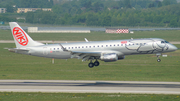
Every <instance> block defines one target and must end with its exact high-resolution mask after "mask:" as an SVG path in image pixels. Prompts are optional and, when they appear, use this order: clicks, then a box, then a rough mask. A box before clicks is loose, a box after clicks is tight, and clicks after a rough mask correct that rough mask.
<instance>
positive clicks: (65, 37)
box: [0, 30, 180, 41]
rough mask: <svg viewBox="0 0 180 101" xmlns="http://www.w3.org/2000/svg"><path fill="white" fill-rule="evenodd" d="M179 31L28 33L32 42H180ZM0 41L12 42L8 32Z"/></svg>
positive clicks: (0, 32)
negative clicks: (85, 39)
mask: <svg viewBox="0 0 180 101" xmlns="http://www.w3.org/2000/svg"><path fill="white" fill-rule="evenodd" d="M179 33H180V30H167V31H136V32H135V33H134V34H108V33H105V32H91V33H29V35H30V36H31V37H32V38H33V39H34V40H53V41H84V38H87V39H88V40H89V41H100V40H119V39H130V38H134V39H135V38H162V39H165V40H167V41H180V39H179V37H180V34H179ZM0 40H13V37H12V34H11V31H10V30H0Z"/></svg>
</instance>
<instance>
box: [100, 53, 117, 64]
mask: <svg viewBox="0 0 180 101" xmlns="http://www.w3.org/2000/svg"><path fill="white" fill-rule="evenodd" d="M100 59H101V60H102V61H104V62H113V61H117V60H118V56H117V54H116V53H110V54H103V55H102V56H101V57H100Z"/></svg>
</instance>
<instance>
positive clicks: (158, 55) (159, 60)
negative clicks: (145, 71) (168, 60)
mask: <svg viewBox="0 0 180 101" xmlns="http://www.w3.org/2000/svg"><path fill="white" fill-rule="evenodd" d="M156 55H157V62H161V59H159V57H160V55H161V54H156Z"/></svg>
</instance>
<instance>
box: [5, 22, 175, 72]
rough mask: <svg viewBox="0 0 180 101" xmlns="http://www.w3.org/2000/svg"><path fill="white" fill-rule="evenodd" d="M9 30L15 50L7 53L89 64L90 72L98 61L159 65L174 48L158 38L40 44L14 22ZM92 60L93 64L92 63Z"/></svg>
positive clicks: (11, 49) (12, 49)
mask: <svg viewBox="0 0 180 101" xmlns="http://www.w3.org/2000/svg"><path fill="white" fill-rule="evenodd" d="M9 24H10V28H11V31H12V35H13V38H14V41H15V44H16V48H9V49H8V50H9V51H10V52H15V53H20V54H26V55H32V56H39V57H46V58H55V59H69V58H78V59H82V61H90V63H89V64H88V66H89V67H90V68H92V67H94V66H99V65H100V63H99V61H98V60H101V61H104V62H114V61H117V60H122V59H125V55H137V54H156V56H157V61H158V62H160V61H161V59H160V58H159V56H160V55H161V53H166V52H173V51H176V50H177V49H178V48H177V47H176V46H174V45H172V44H171V43H169V42H168V41H166V40H164V39H160V38H144V39H133V38H131V39H125V40H108V41H88V40H87V39H86V38H85V42H75V43H57V44H43V43H40V42H36V41H34V40H33V39H32V38H31V37H30V36H29V35H28V34H27V33H26V32H25V31H24V30H23V29H22V28H21V27H20V26H19V25H18V23H16V22H10V23H9ZM93 60H95V62H92V61H93Z"/></svg>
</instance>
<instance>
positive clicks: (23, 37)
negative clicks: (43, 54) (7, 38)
mask: <svg viewBox="0 0 180 101" xmlns="http://www.w3.org/2000/svg"><path fill="white" fill-rule="evenodd" d="M9 24H10V27H11V31H12V35H13V38H14V41H15V44H16V47H17V48H26V47H32V46H39V45H44V44H42V43H39V42H36V41H34V40H33V39H32V38H31V37H30V36H29V35H28V34H27V33H26V32H25V31H24V30H23V29H22V28H21V27H20V26H19V25H18V24H17V23H16V22H9Z"/></svg>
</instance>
